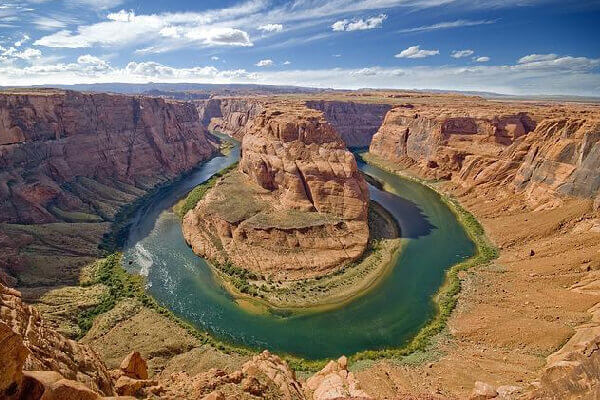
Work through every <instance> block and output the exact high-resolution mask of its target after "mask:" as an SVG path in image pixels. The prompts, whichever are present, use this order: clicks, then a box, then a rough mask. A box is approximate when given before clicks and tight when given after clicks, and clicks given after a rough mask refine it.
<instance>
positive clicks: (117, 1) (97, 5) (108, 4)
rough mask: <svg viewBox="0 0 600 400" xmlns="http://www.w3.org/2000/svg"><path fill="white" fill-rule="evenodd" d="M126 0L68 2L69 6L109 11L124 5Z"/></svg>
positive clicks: (77, 0) (79, 0) (71, 0)
mask: <svg viewBox="0 0 600 400" xmlns="http://www.w3.org/2000/svg"><path fill="white" fill-rule="evenodd" d="M124 1H125V0H66V2H67V3H68V4H69V5H72V6H80V7H86V8H88V7H90V8H93V9H96V10H107V9H110V8H113V7H117V6H119V5H121V4H123V2H124Z"/></svg>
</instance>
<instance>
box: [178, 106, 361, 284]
mask: <svg viewBox="0 0 600 400" xmlns="http://www.w3.org/2000/svg"><path fill="white" fill-rule="evenodd" d="M368 198H369V194H368V190H367V186H366V183H365V181H364V179H363V177H362V175H361V174H360V172H359V171H358V168H357V165H356V160H355V159H354V156H353V155H352V153H350V152H349V151H348V150H346V148H345V146H344V143H343V141H342V140H341V139H340V137H339V135H338V134H337V132H336V131H335V129H334V128H333V127H332V126H331V125H330V124H328V123H327V122H326V121H325V120H324V118H323V116H322V114H321V113H319V112H317V111H311V110H310V109H307V108H306V107H305V106H304V105H303V104H298V103H289V104H285V105H283V106H278V107H277V108H273V109H267V110H265V111H263V112H262V113H261V114H259V115H258V116H257V117H256V118H255V119H254V120H253V122H252V125H251V126H250V127H249V128H248V131H247V132H246V134H245V135H244V138H243V142H242V158H241V160H240V164H239V171H238V172H235V173H233V174H231V175H230V176H228V177H226V178H225V179H222V180H221V181H220V182H219V183H217V185H216V186H215V187H214V189H213V190H211V191H210V192H209V193H208V194H207V195H206V197H205V198H204V199H203V200H202V201H200V202H199V203H198V204H197V206H196V208H195V209H194V210H192V211H190V212H189V213H188V214H187V215H186V216H185V218H184V222H183V230H184V236H185V238H186V240H187V242H188V243H189V244H190V245H191V246H192V248H193V249H194V251H195V252H196V253H197V254H200V255H203V256H207V257H208V258H210V259H213V260H215V261H217V262H219V263H223V262H227V261H230V262H232V263H233V264H235V265H237V266H240V267H243V268H247V269H250V270H252V271H254V272H258V273H260V274H264V275H267V276H270V277H275V278H277V279H296V278H303V277H311V276H318V275H323V274H326V273H328V272H331V271H333V270H335V269H336V268H339V267H340V266H341V265H344V264H346V263H348V262H351V261H354V260H356V259H357V258H358V257H360V256H361V255H362V253H363V251H364V250H365V248H366V245H367V241H368V236H369V231H368V226H367V207H368ZM242 199H243V200H242Z"/></svg>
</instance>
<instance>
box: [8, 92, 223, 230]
mask: <svg viewBox="0 0 600 400" xmlns="http://www.w3.org/2000/svg"><path fill="white" fill-rule="evenodd" d="M205 132H206V131H205V129H204V128H203V127H202V125H201V124H200V121H199V118H198V113H197V111H196V110H195V108H194V107H193V105H191V104H184V103H176V102H169V101H165V100H163V99H157V98H145V97H130V96H121V95H109V94H87V93H78V92H70V91H67V92H52V91H48V92H40V93H32V92H23V93H21V94H18V93H11V94H1V95H0V171H1V172H0V204H1V205H0V222H10V223H34V224H39V223H48V222H56V221H61V220H65V218H67V219H68V213H69V212H73V211H77V212H81V213H87V214H94V215H100V216H101V217H102V218H104V219H110V218H111V216H112V215H114V207H113V206H118V205H120V204H125V203H127V202H128V201H131V200H132V199H133V198H135V197H136V195H139V194H140V190H142V191H143V190H145V189H148V188H149V187H151V186H153V185H154V184H156V183H158V182H160V181H162V180H165V179H169V178H172V177H175V176H176V175H177V174H179V173H182V172H184V171H186V170H189V169H191V168H193V167H194V166H195V165H197V164H198V163H199V162H200V161H202V160H204V159H206V158H208V157H209V156H210V155H211V153H212V152H213V151H214V148H215V146H214V145H213V144H212V143H211V142H210V141H209V139H208V138H207V136H206V135H205ZM121 183H122V185H120V184H121ZM111 188H115V189H118V191H117V193H116V194H115V193H112V192H111Z"/></svg>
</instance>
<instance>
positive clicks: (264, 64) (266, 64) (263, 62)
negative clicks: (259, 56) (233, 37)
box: [254, 58, 273, 67]
mask: <svg viewBox="0 0 600 400" xmlns="http://www.w3.org/2000/svg"><path fill="white" fill-rule="evenodd" d="M254 65H256V66H257V67H270V66H272V65H273V60H271V59H268V58H267V59H266V60H260V61H259V62H257V63H256V64H254Z"/></svg>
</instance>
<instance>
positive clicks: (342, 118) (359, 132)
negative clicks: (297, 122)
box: [306, 100, 391, 147]
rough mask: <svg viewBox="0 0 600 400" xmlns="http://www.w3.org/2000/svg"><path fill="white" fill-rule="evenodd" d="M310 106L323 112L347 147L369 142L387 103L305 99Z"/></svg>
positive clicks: (361, 145)
mask: <svg viewBox="0 0 600 400" xmlns="http://www.w3.org/2000/svg"><path fill="white" fill-rule="evenodd" d="M306 105H307V106H308V107H310V108H313V109H315V110H318V111H321V112H323V115H324V116H325V119H326V120H327V121H328V122H329V123H330V124H331V125H333V127H334V128H335V129H336V130H337V131H338V133H339V134H340V136H341V137H342V140H343V141H344V143H346V146H348V147H366V146H369V145H370V144H371V139H372V138H373V135H374V134H375V133H376V132H377V130H378V129H379V127H380V126H381V123H382V122H383V118H384V117H385V115H386V113H387V112H388V110H389V109H390V108H391V106H390V105H389V104H371V103H354V102H343V101H323V100H321V101H307V102H306Z"/></svg>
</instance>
